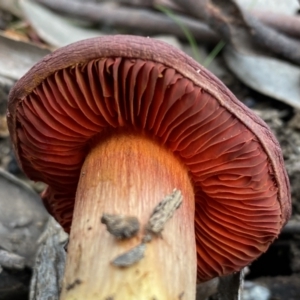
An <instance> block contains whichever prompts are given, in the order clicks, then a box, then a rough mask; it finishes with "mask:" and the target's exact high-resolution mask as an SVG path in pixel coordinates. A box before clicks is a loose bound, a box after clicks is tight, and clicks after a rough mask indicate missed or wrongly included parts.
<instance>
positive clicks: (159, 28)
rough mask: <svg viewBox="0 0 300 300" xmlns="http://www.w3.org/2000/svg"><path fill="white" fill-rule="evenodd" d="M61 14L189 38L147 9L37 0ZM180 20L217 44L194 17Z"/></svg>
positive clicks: (182, 17) (162, 16)
mask: <svg viewBox="0 0 300 300" xmlns="http://www.w3.org/2000/svg"><path fill="white" fill-rule="evenodd" d="M37 2H39V3H41V4H44V5H46V6H47V7H49V8H51V9H53V10H55V11H58V12H60V13H64V14H68V15H71V16H74V17H77V18H80V19H83V20H86V21H90V22H95V23H102V24H107V25H110V26H113V27H120V28H127V29H131V30H135V31H136V32H141V31H142V32H144V33H152V34H158V33H168V34H173V35H176V36H178V37H179V38H186V36H185V34H184V32H183V31H182V30H181V29H180V28H179V27H178V25H177V24H176V23H175V22H174V21H173V20H172V19H171V18H169V17H167V16H166V15H165V14H163V13H158V12H153V11H150V10H147V9H141V8H135V7H126V6H120V5H118V4H116V3H106V2H105V3H83V2H74V3H72V5H70V1H68V0H37ZM177 19H178V21H179V22H180V23H181V24H183V25H184V26H185V27H187V28H188V29H189V31H190V32H191V34H192V35H193V36H194V38H195V39H197V40H201V41H203V42H212V43H215V42H216V41H218V40H219V38H218V36H217V35H216V34H215V33H214V32H213V31H212V30H211V29H209V27H208V26H207V25H205V24H204V23H201V22H199V21H197V20H193V19H192V18H189V17H185V16H182V15H177Z"/></svg>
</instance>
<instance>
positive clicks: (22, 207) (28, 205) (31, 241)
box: [0, 169, 49, 266]
mask: <svg viewBox="0 0 300 300" xmlns="http://www.w3.org/2000/svg"><path fill="white" fill-rule="evenodd" d="M0 207H1V209H0V247H1V248H2V249H5V250H7V251H9V252H12V253H15V254H18V255H20V256H22V257H25V258H26V265H27V266H32V265H33V262H34V256H35V252H36V250H37V240H38V238H39V237H40V235H41V234H42V232H43V230H44V228H45V225H46V222H47V220H48V217H49V215H48V213H47V212H46V209H45V208H44V206H43V205H42V202H41V199H40V197H39V196H38V195H37V194H36V193H35V192H34V191H33V190H32V189H31V188H30V187H28V186H27V185H26V184H24V183H23V182H21V181H20V180H18V179H17V178H16V177H14V176H13V175H11V174H9V173H7V172H5V171H4V170H3V169H0Z"/></svg>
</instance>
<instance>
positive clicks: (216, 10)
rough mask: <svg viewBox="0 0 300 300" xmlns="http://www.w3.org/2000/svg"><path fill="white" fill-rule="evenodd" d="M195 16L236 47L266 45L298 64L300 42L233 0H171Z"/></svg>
mask: <svg viewBox="0 0 300 300" xmlns="http://www.w3.org/2000/svg"><path fill="white" fill-rule="evenodd" d="M174 2H175V3H177V4H178V5H181V7H182V8H183V7H185V8H186V10H188V12H189V13H190V14H191V15H192V16H194V17H198V18H201V19H204V20H206V22H207V23H208V24H209V25H210V26H211V28H212V29H214V30H215V31H216V32H218V33H219V34H220V35H221V36H222V38H223V39H224V40H225V41H226V42H227V43H229V44H231V45H233V46H234V47H235V48H236V49H239V50H245V51H249V50H250V49H251V50H253V51H257V47H258V46H260V47H261V49H262V48H263V49H267V50H269V51H271V52H273V53H275V54H277V55H280V56H282V57H284V58H286V59H287V60H290V61H292V62H295V63H296V64H300V42H298V41H296V40H294V39H292V38H289V37H287V36H285V35H284V34H281V33H278V32H277V31H276V30H274V29H272V28H270V27H268V26H266V25H264V24H263V23H262V22H261V21H259V20H258V19H257V18H255V17H254V16H253V15H251V14H250V13H248V12H246V11H243V10H242V9H241V8H240V7H239V6H238V5H237V4H236V3H235V2H234V1H233V0H228V1H223V0H203V1H194V0H174Z"/></svg>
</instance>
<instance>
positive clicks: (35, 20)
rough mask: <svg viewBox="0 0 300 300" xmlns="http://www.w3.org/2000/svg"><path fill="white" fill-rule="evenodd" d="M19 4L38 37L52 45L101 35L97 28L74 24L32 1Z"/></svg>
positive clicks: (27, 0) (23, 1)
mask: <svg viewBox="0 0 300 300" xmlns="http://www.w3.org/2000/svg"><path fill="white" fill-rule="evenodd" d="M20 6H21V9H22V10H23V13H24V15H25V17H26V18H27V20H28V21H29V22H30V23H31V25H32V27H33V28H34V29H35V30H36V32H37V33H38V35H39V36H40V38H42V39H43V40H44V41H46V42H47V43H49V44H50V45H52V46H54V47H62V46H65V45H68V44H71V43H74V42H77V41H80V40H84V39H87V38H92V37H96V36H102V35H103V34H102V33H101V32H100V31H97V30H91V29H87V28H81V27H78V26H75V25H73V24H72V23H71V22H68V21H67V19H66V18H64V17H62V16H60V15H58V14H55V13H53V12H52V11H50V10H49V9H47V8H45V7H44V6H41V5H39V4H37V3H34V2H32V1H29V0H22V1H21V2H20Z"/></svg>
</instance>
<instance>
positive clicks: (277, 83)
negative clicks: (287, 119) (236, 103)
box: [223, 47, 300, 109]
mask: <svg viewBox="0 0 300 300" xmlns="http://www.w3.org/2000/svg"><path fill="white" fill-rule="evenodd" d="M223 55H224V58H225V61H226V64H227V65H228V67H229V68H230V69H231V71H232V72H233V73H234V74H235V75H236V76H237V77H238V78H239V79H240V80H241V81H242V82H243V83H245V84H246V85H247V86H249V87H251V88H252V89H254V90H256V91H258V92H260V93H262V94H264V95H267V96H269V97H272V98H274V99H277V100H279V101H282V102H284V103H286V104H289V105H291V106H293V107H295V108H298V109H300V84H299V79H300V67H297V66H295V65H293V64H290V63H288V62H286V61H283V60H279V59H275V58H271V57H267V56H263V55H254V54H244V53H241V52H238V51H236V50H235V49H233V48H232V47H226V49H225V51H223Z"/></svg>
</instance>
